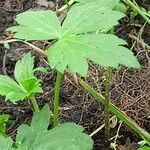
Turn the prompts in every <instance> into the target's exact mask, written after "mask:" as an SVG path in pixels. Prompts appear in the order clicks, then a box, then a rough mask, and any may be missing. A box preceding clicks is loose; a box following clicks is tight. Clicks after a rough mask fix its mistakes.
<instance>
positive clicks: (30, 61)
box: [0, 53, 43, 111]
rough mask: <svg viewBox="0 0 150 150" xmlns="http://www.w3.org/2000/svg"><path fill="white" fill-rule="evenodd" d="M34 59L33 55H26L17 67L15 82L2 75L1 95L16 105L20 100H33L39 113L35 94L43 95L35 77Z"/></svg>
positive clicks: (0, 83)
mask: <svg viewBox="0 0 150 150" xmlns="http://www.w3.org/2000/svg"><path fill="white" fill-rule="evenodd" d="M36 70H38V68H36V69H34V57H32V56H31V53H28V54H26V55H25V56H24V57H23V58H22V59H21V60H18V61H17V63H16V65H15V70H14V76H15V80H16V81H14V80H12V79H11V78H10V77H8V76H5V75H0V95H3V96H6V100H10V101H11V102H12V103H14V104H15V103H16V102H18V101H20V100H24V99H31V102H32V105H33V107H34V110H35V111H38V110H39V108H38V105H37V103H36V101H35V99H34V94H35V93H42V92H43V91H42V88H41V87H40V80H39V79H37V78H36V77H35V75H34V72H35V71H36Z"/></svg>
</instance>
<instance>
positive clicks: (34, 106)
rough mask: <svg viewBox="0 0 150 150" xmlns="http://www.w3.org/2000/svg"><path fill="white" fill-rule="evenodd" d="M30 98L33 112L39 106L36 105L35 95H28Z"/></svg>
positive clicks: (37, 109)
mask: <svg viewBox="0 0 150 150" xmlns="http://www.w3.org/2000/svg"><path fill="white" fill-rule="evenodd" d="M30 100H31V103H32V106H33V109H34V112H38V111H39V110H40V109H39V106H38V104H37V101H36V99H35V97H34V96H31V97H30Z"/></svg>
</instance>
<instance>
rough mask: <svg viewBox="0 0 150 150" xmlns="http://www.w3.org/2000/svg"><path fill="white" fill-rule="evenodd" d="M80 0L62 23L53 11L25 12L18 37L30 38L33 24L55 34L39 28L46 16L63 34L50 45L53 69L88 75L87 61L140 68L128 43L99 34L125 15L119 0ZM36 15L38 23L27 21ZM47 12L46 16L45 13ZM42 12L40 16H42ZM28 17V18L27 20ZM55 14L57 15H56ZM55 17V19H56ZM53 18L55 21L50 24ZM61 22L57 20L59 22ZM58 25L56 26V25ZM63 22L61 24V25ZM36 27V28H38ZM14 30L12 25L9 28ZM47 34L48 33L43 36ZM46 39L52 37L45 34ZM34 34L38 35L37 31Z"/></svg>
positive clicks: (111, 65) (50, 63)
mask: <svg viewBox="0 0 150 150" xmlns="http://www.w3.org/2000/svg"><path fill="white" fill-rule="evenodd" d="M76 1H77V2H78V3H77V4H75V5H73V7H72V8H71V9H70V10H69V12H68V14H67V17H66V18H65V20H64V21H63V23H62V25H60V23H58V22H59V21H58V18H57V17H56V15H55V14H54V12H52V11H38V12H37V13H36V12H31V11H30V12H25V13H23V14H20V15H19V16H18V17H17V18H18V19H17V21H18V23H19V24H20V25H18V26H17V27H13V28H14V29H15V32H16V33H15V35H14V36H15V37H16V38H22V39H25V40H30V39H31V38H30V35H29V37H28V34H27V33H28V31H27V29H28V28H30V30H31V28H32V27H33V31H35V29H36V28H38V29H39V30H42V31H43V30H44V31H43V33H38V32H37V34H39V35H38V36H39V37H40V36H41V34H44V32H47V33H48V34H51V35H54V34H53V32H54V31H53V32H51V30H49V29H48V28H47V27H45V28H44V27H39V26H38V25H37V26H36V25H35V24H38V19H40V16H42V21H43V22H44V24H45V25H46V26H48V25H49V26H50V27H53V29H54V30H55V31H56V32H57V33H58V32H59V34H58V36H57V37H56V38H55V39H56V42H55V43H54V44H53V45H52V46H51V47H49V48H48V60H49V65H50V66H51V68H54V69H57V70H58V71H60V72H62V73H63V71H64V69H65V68H66V67H68V68H69V69H71V71H72V72H74V73H78V74H80V75H82V76H86V74H87V71H88V63H87V60H88V59H89V60H92V61H93V62H94V63H97V64H99V65H101V66H103V67H108V66H110V67H113V68H117V67H118V66H119V65H123V66H126V67H133V68H140V65H139V63H138V62H137V59H136V58H135V56H134V55H133V53H132V52H131V51H129V50H128V49H127V48H125V47H123V45H125V44H126V43H125V42H124V41H123V40H120V39H119V38H117V37H115V36H113V35H110V34H95V32H96V31H97V30H102V31H103V30H109V29H110V28H112V27H113V26H115V25H117V24H118V20H119V19H121V18H122V17H124V14H123V13H121V12H118V11H114V10H113V8H114V6H115V5H116V4H117V3H118V2H119V0H108V1H106V0H95V1H90V0H76ZM32 14H33V16H34V17H36V18H35V19H33V22H34V25H33V26H32V25H31V23H29V24H28V23H27V22H28V21H29V19H30V16H32ZM43 14H44V15H43ZM38 15H39V16H38ZM24 16H25V19H24ZM54 16H55V17H54ZM54 18H55V19H54ZM49 20H53V21H54V23H52V24H51V23H50V22H49ZM56 22H57V23H56ZM55 24H57V25H56V28H55V27H54V25H55ZM58 24H59V25H58ZM22 26H24V27H27V28H26V31H25V30H24V31H23V32H22V30H20V29H19V27H22ZM34 28H35V29H34ZM9 30H11V31H13V32H14V30H12V29H11V28H10V29H9ZM18 34H22V35H25V34H26V36H25V37H23V36H22V37H21V36H18ZM42 36H44V35H42ZM45 36H46V38H45V39H54V38H50V37H49V36H48V35H47V34H45ZM33 37H34V34H33ZM39 37H38V38H35V37H34V38H33V40H42V39H40V38H39Z"/></svg>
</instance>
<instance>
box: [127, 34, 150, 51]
mask: <svg viewBox="0 0 150 150" xmlns="http://www.w3.org/2000/svg"><path fill="white" fill-rule="evenodd" d="M129 37H130V38H131V39H133V40H135V41H137V42H138V43H139V44H141V45H142V46H144V47H145V49H147V50H150V46H149V45H148V44H146V43H145V42H144V41H142V40H140V39H139V38H137V37H136V36H134V35H129Z"/></svg>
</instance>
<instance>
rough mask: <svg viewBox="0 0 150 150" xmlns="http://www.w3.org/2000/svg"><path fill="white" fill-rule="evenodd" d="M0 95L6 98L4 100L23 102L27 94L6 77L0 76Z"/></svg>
mask: <svg viewBox="0 0 150 150" xmlns="http://www.w3.org/2000/svg"><path fill="white" fill-rule="evenodd" d="M0 95H2V96H6V100H8V99H9V100H11V102H13V103H15V102H16V101H19V100H23V99H24V98H25V97H26V96H27V92H26V91H25V90H24V89H23V88H22V87H21V86H19V84H17V83H16V82H15V81H13V80H12V79H10V78H9V77H8V76H4V75H0Z"/></svg>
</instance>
